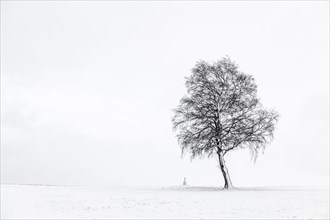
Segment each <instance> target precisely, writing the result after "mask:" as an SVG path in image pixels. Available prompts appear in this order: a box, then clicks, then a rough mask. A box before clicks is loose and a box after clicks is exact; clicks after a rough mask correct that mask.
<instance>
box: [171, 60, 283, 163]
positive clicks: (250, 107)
mask: <svg viewBox="0 0 330 220" xmlns="http://www.w3.org/2000/svg"><path fill="white" fill-rule="evenodd" d="M186 87H187V95H185V96H184V97H183V98H182V99H181V101H180V104H179V106H178V107H177V108H176V109H175V110H174V113H175V114H174V117H173V119H172V122H173V128H174V129H175V131H176V132H177V138H178V142H179V144H180V146H181V149H182V154H184V153H187V152H189V153H190V154H191V158H195V157H196V156H201V157H203V156H208V157H209V156H212V155H217V154H218V156H222V157H223V156H224V155H225V154H226V153H228V152H229V151H231V150H235V149H238V148H248V149H250V150H251V152H252V155H253V157H254V158H256V156H257V155H258V152H259V151H260V150H262V149H264V148H265V146H266V145H267V143H269V142H270V141H271V140H272V138H273V131H274V129H275V123H276V121H277V120H278V114H277V113H276V112H275V111H273V110H267V109H265V108H264V107H263V106H262V104H261V103H260V101H259V99H258V98H257V85H256V83H255V80H254V78H253V77H252V76H251V75H248V74H245V73H243V72H240V71H239V69H238V66H237V65H236V64H235V63H234V62H233V61H231V60H230V59H229V58H227V57H226V58H223V59H221V60H219V61H217V62H214V63H212V64H209V63H207V62H205V61H199V62H197V64H196V66H195V67H194V68H193V69H192V74H191V75H190V76H189V77H187V78H186ZM219 160H220V157H219Z"/></svg>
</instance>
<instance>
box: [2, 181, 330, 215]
mask: <svg viewBox="0 0 330 220" xmlns="http://www.w3.org/2000/svg"><path fill="white" fill-rule="evenodd" d="M9 218H25V219H38V218H39V219H46V218H53V219H59V218H75V219H80V218H89V219H91V218H144V219H146V218H152V219H154V218H158V219H159V218H167V219H168V218H176V219H177V218H186V219H187V218H189V219H192V218H198V219H209V218H216V219H231V218H241V219H242V218H244V219H256V218H262V219H295V218H296V219H329V189H328V188H306V187H305V188H302V187H300V188H299V187H291V188H289V187H277V188H241V189H236V190H232V191H222V190H221V189H219V188H213V187H185V188H183V187H168V188H155V187H154V188H153V187H140V188H133V187H110V188H87V187H60V186H32V185H1V219H9Z"/></svg>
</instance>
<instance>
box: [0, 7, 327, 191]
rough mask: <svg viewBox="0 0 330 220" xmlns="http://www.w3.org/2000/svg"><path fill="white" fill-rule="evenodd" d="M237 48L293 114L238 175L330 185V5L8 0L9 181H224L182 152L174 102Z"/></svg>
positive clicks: (262, 91)
mask: <svg viewBox="0 0 330 220" xmlns="http://www.w3.org/2000/svg"><path fill="white" fill-rule="evenodd" d="M226 55H229V56H230V57H231V59H232V60H234V61H235V62H236V63H237V64H238V65H239V66H240V70H241V71H243V72H246V73H248V74H252V75H253V76H254V77H255V79H256V83H257V85H258V96H259V97H260V99H261V102H262V103H263V104H264V106H265V107H266V108H272V109H275V110H277V111H278V113H279V114H280V116H281V117H280V120H279V123H278V125H277V129H276V131H275V139H274V141H273V142H272V143H271V144H270V145H269V146H268V148H267V149H266V151H265V153H264V154H261V155H260V156H259V157H258V159H257V161H256V163H253V162H252V161H251V160H250V155H249V152H248V151H235V152H232V153H229V154H228V157H227V159H226V161H227V165H228V169H229V172H230V174H231V178H232V181H233V184H234V185H235V186H266V185H282V186H283V185H328V184H329V2H327V1H323V2H314V1H304V2H298V1H280V2H275V1H269V2H260V1H256V2H252V1H251V2H248V1H246V2H245V1H244V2H239V1H234V2H228V1H219V2H214V1H212V2H198V1H193V2H188V1H182V2H173V1H169V2H165V1H164V2H163V1H162V2H156V1H155V2H148V1H144V2H136V1H132V2H130V1H126V2H115V1H112V2H105V1H100V2H89V1H83V2H78V1H73V2H64V1H51V2H39V1H35V2H28V1H1V183H19V184H24V183H32V184H61V185H98V186H110V185H154V186H156V185H157V186H166V185H178V184H181V183H182V181H183V177H187V181H188V184H190V185H219V186H222V185H223V179H222V175H221V172H220V170H219V169H218V167H217V161H216V160H215V159H203V160H199V159H196V160H194V161H192V162H190V159H189V157H185V158H181V157H180V148H179V146H178V144H177V140H176V138H175V134H174V133H173V131H172V128H171V117H172V116H173V112H172V109H174V108H175V107H176V106H177V105H178V104H179V100H180V98H181V97H182V96H183V95H184V94H185V92H186V90H185V86H184V82H185V81H184V77H186V76H189V75H190V73H191V72H190V71H191V69H192V67H193V66H194V65H195V63H196V61H198V60H205V61H209V62H213V61H216V60H218V59H221V58H222V57H224V56H226Z"/></svg>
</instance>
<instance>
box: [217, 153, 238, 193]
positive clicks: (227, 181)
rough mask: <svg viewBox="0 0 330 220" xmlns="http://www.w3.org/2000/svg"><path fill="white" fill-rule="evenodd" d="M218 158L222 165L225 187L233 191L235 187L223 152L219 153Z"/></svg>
mask: <svg viewBox="0 0 330 220" xmlns="http://www.w3.org/2000/svg"><path fill="white" fill-rule="evenodd" d="M218 157H219V165H220V169H221V172H222V176H223V178H224V180H225V185H224V187H223V188H224V189H232V188H234V187H233V184H232V183H231V180H230V176H229V172H228V169H227V167H226V164H225V159H224V155H223V153H222V152H218Z"/></svg>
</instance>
